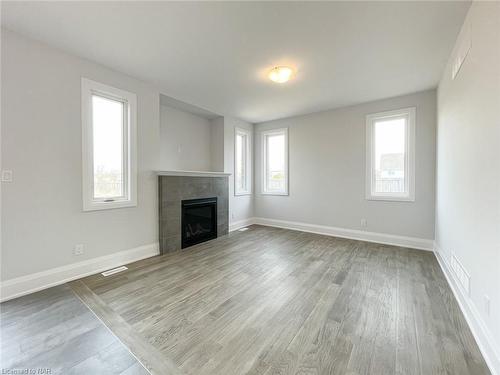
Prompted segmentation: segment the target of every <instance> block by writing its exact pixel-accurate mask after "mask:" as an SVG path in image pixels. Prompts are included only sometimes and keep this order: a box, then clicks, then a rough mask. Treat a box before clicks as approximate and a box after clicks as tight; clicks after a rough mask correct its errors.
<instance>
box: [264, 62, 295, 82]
mask: <svg viewBox="0 0 500 375" xmlns="http://www.w3.org/2000/svg"><path fill="white" fill-rule="evenodd" d="M292 74H293V70H292V68H289V67H288V66H276V67H274V68H272V69H271V71H270V72H269V79H270V80H271V81H273V82H277V83H285V82H286V81H288V80H289V79H290V78H292Z"/></svg>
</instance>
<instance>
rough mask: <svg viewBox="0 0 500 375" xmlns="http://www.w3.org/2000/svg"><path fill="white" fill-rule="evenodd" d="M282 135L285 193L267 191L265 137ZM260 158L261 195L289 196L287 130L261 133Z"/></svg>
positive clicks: (281, 129)
mask: <svg viewBox="0 0 500 375" xmlns="http://www.w3.org/2000/svg"><path fill="white" fill-rule="evenodd" d="M278 134H284V136H285V191H272V190H271V191H269V190H267V137H268V136H269V135H278ZM261 145H262V147H261V156H262V174H261V178H262V187H261V188H262V191H261V194H262V195H282V196H288V195H289V170H288V128H279V129H270V130H265V131H263V132H262V133H261Z"/></svg>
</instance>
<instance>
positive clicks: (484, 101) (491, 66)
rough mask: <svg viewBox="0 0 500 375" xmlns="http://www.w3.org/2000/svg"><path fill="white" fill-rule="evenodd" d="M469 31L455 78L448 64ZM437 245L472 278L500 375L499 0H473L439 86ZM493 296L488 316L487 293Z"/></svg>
mask: <svg viewBox="0 0 500 375" xmlns="http://www.w3.org/2000/svg"><path fill="white" fill-rule="evenodd" d="M467 30H471V32H472V33H471V37H472V49H471V50H470V52H469V55H468V57H467V59H466V60H465V62H464V64H463V65H462V67H461V69H460V72H459V74H458V76H457V77H456V79H455V80H451V65H452V63H453V60H454V58H455V56H456V53H457V50H458V49H459V46H460V45H461V42H462V41H463V40H464V39H465V38H466V34H467ZM437 150H438V151H437V200H436V243H437V245H438V246H439V248H440V250H441V251H442V253H441V255H442V256H443V257H444V258H445V259H446V260H447V261H449V257H450V255H451V254H452V253H453V254H455V256H456V257H457V258H458V260H459V261H460V262H461V263H462V264H463V266H464V267H465V269H466V270H467V272H468V273H469V274H470V277H471V290H470V293H471V294H470V300H469V297H466V301H470V302H471V304H472V306H473V307H472V309H473V310H475V312H476V314H477V318H478V320H479V321H483V322H484V326H485V327H486V329H485V332H486V335H487V336H488V335H489V337H490V338H491V340H492V341H493V342H494V343H493V344H492V348H495V350H496V355H492V357H495V356H496V359H494V361H496V363H495V366H496V369H497V370H496V371H497V372H498V373H499V374H500V153H499V150H500V3H498V2H474V3H473V4H472V6H471V9H470V10H469V13H468V15H467V18H466V21H465V23H464V26H463V28H462V32H461V35H460V37H459V39H458V41H457V45H456V46H455V49H454V52H453V54H452V55H451V58H450V61H449V62H448V65H447V67H446V70H445V71H444V74H443V77H442V79H441V82H440V84H439V90H438V132H437ZM485 295H488V296H489V297H490V299H491V307H490V314H489V315H488V314H487V313H486V311H485V301H484V296H485Z"/></svg>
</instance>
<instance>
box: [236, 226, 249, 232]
mask: <svg viewBox="0 0 500 375" xmlns="http://www.w3.org/2000/svg"><path fill="white" fill-rule="evenodd" d="M246 230H248V228H247V227H245V228H240V229H238V232H244V231H246Z"/></svg>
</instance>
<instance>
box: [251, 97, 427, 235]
mask: <svg viewBox="0 0 500 375" xmlns="http://www.w3.org/2000/svg"><path fill="white" fill-rule="evenodd" d="M410 106H416V107H417V115H416V117H417V118H416V200H415V202H383V201H368V200H366V199H365V155H366V150H365V126H366V125H365V124H366V122H365V116H366V115H367V114H369V113H375V112H382V111H387V110H393V109H399V108H405V107H410ZM283 127H287V128H289V130H288V132H289V168H290V171H289V182H290V185H289V186H290V188H289V189H290V195H289V196H270V195H262V194H261V191H262V188H261V170H262V168H261V163H262V160H261V145H260V143H261V142H260V141H261V139H260V138H261V137H260V132H261V131H263V130H267V129H273V128H283ZM435 128H436V93H435V91H434V90H433V91H425V92H421V93H416V94H412V95H406V96H401V97H397V98H393V99H387V100H380V101H376V102H371V103H366V104H362V105H356V106H352V107H346V108H341V109H336V110H331V111H325V112H319V113H314V114H309V115H304V116H297V117H292V118H287V119H281V120H276V121H271V122H266V123H261V124H257V125H256V126H255V144H256V147H255V171H256V173H255V190H256V196H255V216H257V217H264V218H270V219H277V220H286V221H295V222H302V223H309V224H316V225H325V226H332V227H339V228H346V229H355V230H367V231H371V232H379V233H388V234H393V235H400V236H409V237H416V238H422V239H433V238H434V174H435ZM362 218H366V219H367V222H368V223H367V224H368V226H367V227H366V228H362V227H361V225H360V221H361V219H362Z"/></svg>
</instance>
